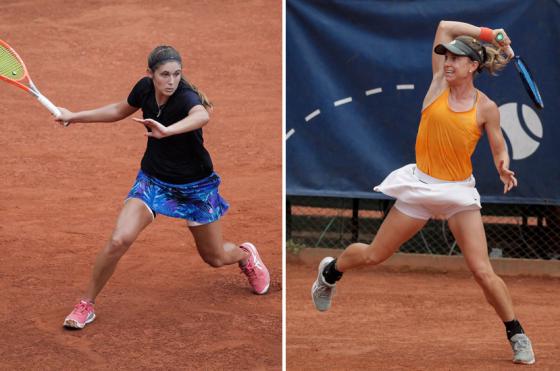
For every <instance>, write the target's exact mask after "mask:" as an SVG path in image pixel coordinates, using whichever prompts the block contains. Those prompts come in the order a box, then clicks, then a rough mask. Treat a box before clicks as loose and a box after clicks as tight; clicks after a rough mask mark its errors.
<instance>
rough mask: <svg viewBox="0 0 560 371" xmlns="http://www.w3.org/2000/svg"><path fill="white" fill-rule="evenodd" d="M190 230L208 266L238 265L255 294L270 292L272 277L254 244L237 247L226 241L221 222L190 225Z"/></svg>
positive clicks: (246, 243)
mask: <svg viewBox="0 0 560 371" xmlns="http://www.w3.org/2000/svg"><path fill="white" fill-rule="evenodd" d="M189 229H190V231H191V233H192V235H193V237H194V240H195V243H196V248H197V249H198V253H199V254H200V257H201V258H202V260H204V261H205V262H206V263H207V264H208V265H210V266H212V267H216V268H217V267H221V266H223V265H229V264H234V263H238V264H239V267H240V268H241V270H242V271H243V273H245V274H246V275H247V278H248V280H249V283H250V284H251V286H252V287H253V290H254V292H255V293H257V294H264V293H266V292H267V291H268V288H269V285H270V275H269V272H268V269H267V268H266V266H265V265H264V263H263V262H262V260H261V258H260V256H259V253H258V251H257V249H256V247H255V246H254V245H253V244H251V243H249V242H245V243H243V244H241V245H236V244H234V243H232V242H226V241H224V240H223V237H222V227H221V224H220V221H219V220H217V221H215V222H212V223H208V224H203V225H196V226H192V225H189Z"/></svg>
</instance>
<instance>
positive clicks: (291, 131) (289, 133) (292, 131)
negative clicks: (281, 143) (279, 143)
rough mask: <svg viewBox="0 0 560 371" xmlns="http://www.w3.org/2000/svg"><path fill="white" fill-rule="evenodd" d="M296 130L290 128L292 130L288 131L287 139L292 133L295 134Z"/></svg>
mask: <svg viewBox="0 0 560 371" xmlns="http://www.w3.org/2000/svg"><path fill="white" fill-rule="evenodd" d="M295 132H296V129H290V131H288V133H286V139H285V140H288V139H290V137H291V136H292V135H294V133H295Z"/></svg>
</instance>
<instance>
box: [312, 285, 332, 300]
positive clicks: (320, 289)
mask: <svg viewBox="0 0 560 371" xmlns="http://www.w3.org/2000/svg"><path fill="white" fill-rule="evenodd" d="M331 291H332V287H329V286H327V285H325V284H324V283H323V282H319V284H318V285H317V290H316V291H315V292H316V293H317V296H319V297H321V298H328V297H329V296H330V295H331Z"/></svg>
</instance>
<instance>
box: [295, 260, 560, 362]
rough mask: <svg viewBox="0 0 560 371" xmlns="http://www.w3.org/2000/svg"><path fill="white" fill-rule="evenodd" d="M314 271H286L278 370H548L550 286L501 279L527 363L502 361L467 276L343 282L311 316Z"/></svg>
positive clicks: (555, 295) (378, 272) (552, 317)
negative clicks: (528, 353)
mask: <svg viewBox="0 0 560 371" xmlns="http://www.w3.org/2000/svg"><path fill="white" fill-rule="evenodd" d="M316 268H317V267H316V265H313V266H311V265H304V264H302V263H300V262H299V261H298V260H295V259H288V262H287V265H286V275H287V276H286V285H287V287H286V292H287V304H286V309H287V315H286V322H287V325H286V326H287V327H286V336H287V345H286V356H287V369H288V370H319V369H321V370H327V369H328V370H343V369H344V370H358V369H369V370H492V371H495V370H522V369H523V370H529V369H530V370H558V369H559V364H558V363H559V361H560V358H559V354H560V340H559V339H560V336H559V335H560V330H559V329H560V328H559V326H558V319H559V318H560V280H559V279H555V278H527V277H503V278H504V281H505V282H506V284H507V285H508V287H509V289H510V292H511V294H512V297H513V301H514V305H515V309H516V313H517V316H518V318H519V319H520V320H521V322H522V324H523V326H524V328H525V330H526V332H527V334H528V335H529V336H530V337H531V339H532V341H533V346H534V349H535V353H536V359H537V363H536V364H534V365H533V366H525V365H514V364H513V363H511V356H512V352H511V348H510V346H509V343H508V342H507V340H506V337H505V331H504V326H503V324H502V323H501V322H500V320H499V318H498V317H497V315H496V314H495V312H494V310H493V309H492V307H491V306H490V305H489V304H487V303H486V301H485V300H484V296H483V294H482V291H481V290H480V289H479V287H478V285H477V284H476V283H475V281H474V280H473V279H472V278H471V277H470V274H468V273H448V274H444V273H435V274H434V273H422V272H402V271H400V272H399V271H395V270H389V269H387V268H383V267H379V268H377V269H363V270H356V271H351V272H348V273H347V274H345V276H344V278H343V279H342V280H341V281H340V282H339V285H338V287H337V293H336V295H335V297H334V300H333V306H332V307H331V310H330V311H328V312H324V313H321V312H318V311H316V310H315V308H314V307H313V304H312V302H311V294H310V289H311V285H312V284H313V281H314V280H315V278H316V275H317V270H316Z"/></svg>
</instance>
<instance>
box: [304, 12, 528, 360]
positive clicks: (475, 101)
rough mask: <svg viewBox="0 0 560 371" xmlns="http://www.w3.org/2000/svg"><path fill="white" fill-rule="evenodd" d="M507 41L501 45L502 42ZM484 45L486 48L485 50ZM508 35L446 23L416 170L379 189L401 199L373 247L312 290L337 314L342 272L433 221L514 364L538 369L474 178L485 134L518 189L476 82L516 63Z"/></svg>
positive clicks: (375, 259)
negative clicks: (447, 235)
mask: <svg viewBox="0 0 560 371" xmlns="http://www.w3.org/2000/svg"><path fill="white" fill-rule="evenodd" d="M499 34H501V37H503V39H502V40H501V41H500V43H498V42H497V41H496V38H497V37H498V35H499ZM483 42H484V43H483ZM510 44H511V41H510V39H509V37H508V36H507V34H506V32H505V31H504V30H503V29H496V30H491V29H489V28H485V27H482V28H480V27H476V26H473V25H470V24H466V23H460V22H448V21H441V22H440V23H439V26H438V28H437V32H436V35H435V40H434V46H433V47H434V49H433V53H432V70H433V79H432V83H431V85H430V87H429V89H428V92H427V94H426V97H425V98H424V102H423V106H422V117H421V120H420V126H419V128H418V135H417V139H416V164H410V165H406V166H404V167H402V168H400V169H397V170H395V171H393V172H392V173H391V174H389V176H388V177H387V178H386V179H385V180H384V181H383V182H382V183H381V184H380V185H378V186H377V187H375V188H374V189H375V190H376V191H378V192H383V193H384V194H386V195H388V196H391V197H394V198H396V200H397V201H396V203H395V206H394V207H393V208H392V209H391V211H390V212H389V214H388V215H387V217H386V218H385V220H384V222H383V224H382V225H381V227H380V229H379V231H378V232H377V235H376V236H375V239H374V240H373V242H372V243H371V244H369V245H367V244H363V243H354V244H351V245H350V246H348V247H347V248H346V250H344V252H343V253H342V255H341V256H340V257H339V258H338V259H333V258H331V257H326V258H324V259H323V260H322V261H321V263H320V264H319V274H318V276H317V280H316V281H315V283H314V284H313V287H312V298H313V302H314V304H315V307H316V308H317V309H318V310H320V311H325V310H328V309H329V308H330V305H331V299H332V296H333V294H334V291H335V285H336V281H338V280H339V279H340V278H341V277H342V274H343V272H346V271H348V270H350V269H353V268H357V267H360V266H364V265H376V264H380V263H382V262H383V261H385V260H386V259H388V258H389V257H390V256H391V255H393V253H394V252H395V251H397V250H398V249H399V247H400V246H401V245H402V244H403V243H404V242H406V241H407V240H408V239H410V238H411V237H412V236H414V235H415V234H416V233H417V232H418V231H419V230H420V229H421V228H422V227H423V226H424V225H425V224H426V222H427V221H428V220H429V219H430V218H431V217H434V216H444V217H445V218H447V219H448V223H449V228H450V229H451V232H452V233H453V235H454V237H455V239H456V241H457V243H458V245H459V247H460V248H461V251H462V253H463V256H464V258H465V261H466V263H467V266H468V268H469V269H470V271H471V272H472V274H473V276H474V278H475V280H476V282H477V283H478V284H479V285H480V287H481V288H482V291H483V292H484V295H485V296H486V299H487V301H488V302H489V303H490V304H491V305H492V306H493V307H494V309H495V311H496V313H497V314H498V316H499V317H500V319H501V320H502V321H503V322H504V324H505V327H506V334H507V337H508V339H509V341H510V344H511V346H512V349H513V353H514V357H513V361H514V362H515V363H524V364H532V363H534V362H535V356H534V353H533V349H532V346H531V342H530V340H529V338H528V337H527V335H525V333H524V331H523V328H522V327H521V324H520V323H519V321H518V320H517V318H516V316H515V312H514V310H513V304H512V300H511V297H510V294H509V291H508V289H507V287H506V285H505V283H504V281H503V280H502V279H501V278H500V277H498V276H497V275H496V273H494V270H493V269H492V265H491V264H490V260H489V258H488V248H487V244H486V236H485V233H484V227H483V224H482V217H481V215H480V208H481V206H480V196H479V194H478V192H477V190H476V188H475V180H474V177H473V176H472V164H471V155H472V153H473V152H474V149H475V147H476V144H477V142H478V140H479V139H480V137H481V136H482V134H483V132H486V134H487V136H488V142H489V143H490V147H491V150H492V156H493V159H494V164H495V166H496V170H497V171H498V175H499V177H500V180H501V181H502V183H503V185H504V193H506V192H508V191H509V190H511V189H512V188H513V187H515V186H517V179H516V178H515V175H514V173H513V171H511V170H509V156H508V153H507V150H506V147H505V144H504V138H503V136H502V132H501V129H500V112H499V110H498V107H497V106H496V103H494V102H493V101H492V100H491V99H490V98H489V97H488V96H486V95H485V94H484V93H482V92H481V91H480V90H478V89H476V88H475V86H474V78H475V76H476V75H477V74H478V73H481V72H483V71H487V72H489V73H490V74H495V72H496V71H498V70H500V69H501V68H503V67H504V66H505V65H506V64H507V62H508V61H509V59H510V57H511V56H512V53H511V48H510V47H509V45H510Z"/></svg>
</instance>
